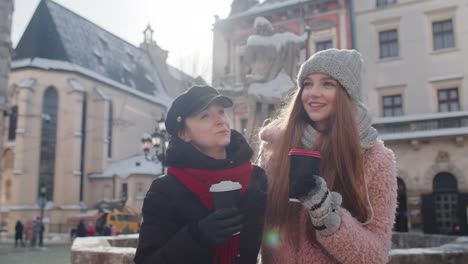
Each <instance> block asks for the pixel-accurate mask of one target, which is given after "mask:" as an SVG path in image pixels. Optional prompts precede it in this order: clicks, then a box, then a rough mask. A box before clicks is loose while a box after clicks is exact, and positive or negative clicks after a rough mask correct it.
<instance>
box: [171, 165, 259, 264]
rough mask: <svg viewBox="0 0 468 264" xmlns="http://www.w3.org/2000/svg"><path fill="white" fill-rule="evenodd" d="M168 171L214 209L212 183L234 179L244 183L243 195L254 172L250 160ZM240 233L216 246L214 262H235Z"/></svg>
mask: <svg viewBox="0 0 468 264" xmlns="http://www.w3.org/2000/svg"><path fill="white" fill-rule="evenodd" d="M167 173H168V174H170V175H172V176H174V177H176V178H177V180H179V181H180V182H181V183H182V184H183V185H184V186H185V187H187V188H188V189H189V190H190V191H192V193H194V194H195V195H197V196H198V198H199V199H200V201H201V203H202V204H203V206H205V207H206V208H207V209H210V210H212V209H213V199H212V197H211V193H210V187H211V185H213V184H215V183H219V182H221V181H234V182H239V183H240V184H241V185H242V188H241V191H240V193H241V196H242V195H243V194H244V193H245V192H246V191H247V189H248V187H249V184H250V176H251V174H252V163H251V162H250V161H248V162H246V163H244V164H242V165H240V166H238V167H235V168H231V169H225V170H200V169H192V168H175V167H169V168H168V169H167ZM238 239H239V236H238V235H234V236H232V237H231V238H230V239H229V240H228V241H227V242H226V243H224V244H222V245H216V246H215V255H214V259H213V263H214V264H234V261H235V258H236V256H237V255H238V247H237V245H238Z"/></svg>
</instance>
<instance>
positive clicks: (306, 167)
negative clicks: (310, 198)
mask: <svg viewBox="0 0 468 264" xmlns="http://www.w3.org/2000/svg"><path fill="white" fill-rule="evenodd" d="M321 159H322V156H321V154H320V152H318V151H312V150H304V149H292V150H291V151H289V200H290V201H299V200H298V199H299V198H300V197H302V196H304V195H306V194H307V192H308V191H309V190H307V189H305V188H306V186H309V185H310V184H305V183H306V182H307V181H312V180H313V175H320V161H321Z"/></svg>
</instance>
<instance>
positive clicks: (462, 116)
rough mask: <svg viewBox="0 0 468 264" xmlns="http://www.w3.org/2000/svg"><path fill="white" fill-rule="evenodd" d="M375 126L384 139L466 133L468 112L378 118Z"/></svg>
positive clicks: (467, 129) (467, 131) (467, 130)
mask: <svg viewBox="0 0 468 264" xmlns="http://www.w3.org/2000/svg"><path fill="white" fill-rule="evenodd" d="M373 126H374V127H375V128H376V129H377V131H378V132H379V135H380V136H381V137H382V139H384V140H404V139H416V138H430V137H441V136H458V135H466V134H468V112H449V113H434V114H424V115H413V116H401V117H387V118H376V119H374V122H373Z"/></svg>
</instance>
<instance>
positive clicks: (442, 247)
mask: <svg viewBox="0 0 468 264" xmlns="http://www.w3.org/2000/svg"><path fill="white" fill-rule="evenodd" d="M137 244H138V234H132V235H120V236H116V237H87V238H77V239H75V241H74V242H73V245H72V249H71V263H72V264H80V263H89V264H111V263H112V264H117V263H119V264H120V263H122V264H130V263H133V257H134V256H135V251H136V246H137ZM392 244H393V245H392V247H393V249H392V250H391V251H390V253H389V255H390V257H389V262H388V263H389V264H413V263H424V264H441V263H454V264H455V263H468V237H453V236H442V235H425V234H417V233H394V234H393V238H392ZM408 247H412V248H408Z"/></svg>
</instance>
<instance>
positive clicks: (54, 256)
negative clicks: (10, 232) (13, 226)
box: [0, 244, 70, 264]
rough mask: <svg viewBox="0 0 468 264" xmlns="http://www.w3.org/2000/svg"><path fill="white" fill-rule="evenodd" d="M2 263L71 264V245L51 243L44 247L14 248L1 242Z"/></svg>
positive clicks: (0, 258)
mask: <svg viewBox="0 0 468 264" xmlns="http://www.w3.org/2000/svg"><path fill="white" fill-rule="evenodd" d="M0 263H1V264H69V263H70V245H68V244H67V245H50V246H46V247H44V248H36V249H31V248H28V247H26V248H22V247H18V248H14V247H13V245H11V244H0Z"/></svg>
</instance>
